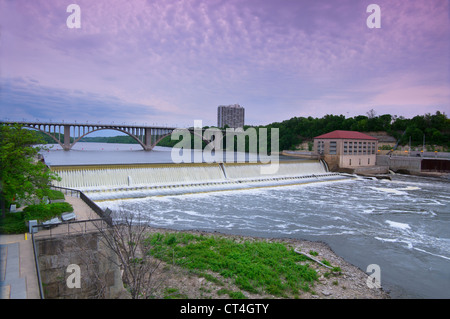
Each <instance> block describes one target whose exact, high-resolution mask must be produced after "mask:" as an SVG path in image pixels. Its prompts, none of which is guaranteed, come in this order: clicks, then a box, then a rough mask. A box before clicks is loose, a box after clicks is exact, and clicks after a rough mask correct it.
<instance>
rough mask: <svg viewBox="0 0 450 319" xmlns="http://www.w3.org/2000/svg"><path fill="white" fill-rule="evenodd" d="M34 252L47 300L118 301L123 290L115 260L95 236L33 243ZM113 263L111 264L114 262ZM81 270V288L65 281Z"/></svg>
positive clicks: (99, 236) (72, 236)
mask: <svg viewBox="0 0 450 319" xmlns="http://www.w3.org/2000/svg"><path fill="white" fill-rule="evenodd" d="M36 249H37V254H38V261H39V267H40V274H41V279H42V283H43V290H44V295H45V298H46V299H54V298H56V299H87V298H89V299H90V298H108V299H112V298H120V297H122V296H124V288H123V283H122V278H121V274H120V269H119V267H118V266H117V263H115V261H116V260H117V257H116V256H115V255H114V253H113V252H112V251H111V250H110V249H109V248H108V247H107V246H106V245H104V243H103V242H102V241H101V235H100V233H98V232H92V233H88V234H79V235H70V236H59V237H54V238H47V239H38V240H36ZM113 261H114V262H113ZM69 265H78V266H79V267H80V268H79V269H80V276H79V278H80V283H81V285H80V288H70V287H69V286H68V284H67V280H68V279H69V281H70V282H73V281H72V280H71V278H73V277H71V278H69V277H70V276H71V275H72V274H74V272H73V271H68V266H69Z"/></svg>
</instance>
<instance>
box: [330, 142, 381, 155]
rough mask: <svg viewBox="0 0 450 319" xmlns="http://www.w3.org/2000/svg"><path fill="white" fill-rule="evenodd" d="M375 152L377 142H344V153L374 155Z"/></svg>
mask: <svg viewBox="0 0 450 319" xmlns="http://www.w3.org/2000/svg"><path fill="white" fill-rule="evenodd" d="M375 153H376V149H375V142H344V152H343V154H344V155H357V154H359V155H370V154H372V155H373V154H375ZM330 154H331V153H330Z"/></svg>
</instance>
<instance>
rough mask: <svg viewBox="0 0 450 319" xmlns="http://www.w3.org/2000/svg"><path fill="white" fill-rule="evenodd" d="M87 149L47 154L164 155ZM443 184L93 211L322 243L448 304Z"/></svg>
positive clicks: (236, 196) (322, 186)
mask: <svg viewBox="0 0 450 319" xmlns="http://www.w3.org/2000/svg"><path fill="white" fill-rule="evenodd" d="M94 144H95V143H92V144H91V143H79V144H76V147H77V149H78V150H72V151H69V152H63V151H57V150H52V151H50V152H48V153H44V157H45V159H46V162H47V164H49V165H61V164H66V165H69V164H70V165H75V164H101V163H103V164H115V163H154V162H164V161H167V160H168V159H170V151H167V150H164V149H159V150H158V151H155V152H143V151H140V149H139V146H137V145H132V146H130V145H117V144H113V145H110V144H96V145H94ZM130 147H131V148H133V147H134V150H133V151H131V150H130ZM81 148H83V150H81ZM89 148H90V150H88V149H89ZM102 148H103V149H102ZM449 186H450V181H449V180H444V179H437V178H419V177H412V176H404V175H395V176H393V180H392V181H389V180H368V179H360V180H347V181H333V182H323V183H315V184H307V185H296V186H295V185H294V186H283V187H275V188H264V189H252V190H234V191H225V192H211V193H205V194H203V193H202V194H193V195H174V196H163V197H147V198H140V199H131V200H114V201H99V202H98V205H99V206H101V207H103V208H106V207H109V208H111V209H123V210H129V211H133V212H142V213H145V214H148V215H149V216H150V218H151V221H152V226H155V227H167V228H173V229H200V230H209V231H219V232H223V233H230V234H242V235H249V236H261V237H289V238H298V239H308V240H318V241H324V242H326V243H327V244H329V245H330V247H331V248H332V249H333V250H334V251H335V252H336V253H337V254H338V255H340V256H342V257H343V258H345V259H346V260H347V261H349V262H350V263H352V264H354V265H356V266H358V267H359V268H361V269H362V270H364V271H365V270H366V268H367V266H368V265H370V264H378V265H379V266H380V269H381V284H382V286H383V287H384V288H387V289H388V290H390V291H391V296H392V297H394V298H450V205H449V204H450V197H449V195H448V194H449V192H448V191H449Z"/></svg>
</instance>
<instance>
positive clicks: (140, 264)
mask: <svg viewBox="0 0 450 319" xmlns="http://www.w3.org/2000/svg"><path fill="white" fill-rule="evenodd" d="M113 215H114V217H113V220H114V223H113V225H111V226H110V227H107V228H104V227H103V225H97V224H96V225H95V226H96V227H97V230H98V231H99V232H100V234H101V235H102V241H103V243H104V244H105V245H106V246H107V247H109V248H110V249H111V251H112V252H113V254H114V255H115V256H116V257H117V259H115V260H112V261H113V262H116V263H117V262H118V266H119V267H120V268H121V269H122V270H123V275H122V280H123V282H124V284H125V285H126V287H127V290H128V291H129V293H130V295H131V298H132V299H146V298H151V297H152V295H153V294H154V291H155V290H156V289H157V288H158V286H159V285H160V284H161V283H162V280H161V279H155V276H153V275H154V273H155V272H156V270H157V269H158V267H159V265H160V263H161V261H159V260H157V259H155V258H153V257H152V256H151V254H150V252H151V251H152V250H153V245H152V243H151V242H149V241H148V234H149V227H150V226H149V222H150V221H149V219H148V218H146V217H145V216H144V215H143V214H140V213H133V212H127V211H124V210H118V211H115V212H114V213H113Z"/></svg>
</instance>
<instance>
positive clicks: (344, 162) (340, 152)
mask: <svg viewBox="0 0 450 319" xmlns="http://www.w3.org/2000/svg"><path fill="white" fill-rule="evenodd" d="M377 149H378V139H377V138H375V137H372V136H369V135H367V134H363V133H360V132H354V131H339V130H338V131H333V132H330V133H326V134H323V135H320V136H316V137H315V138H314V150H315V151H316V152H317V153H318V154H319V155H322V156H323V157H324V159H325V161H326V162H327V164H328V166H329V167H330V169H332V170H333V169H336V168H338V167H339V168H358V167H367V166H374V165H375V162H376V156H377Z"/></svg>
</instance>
